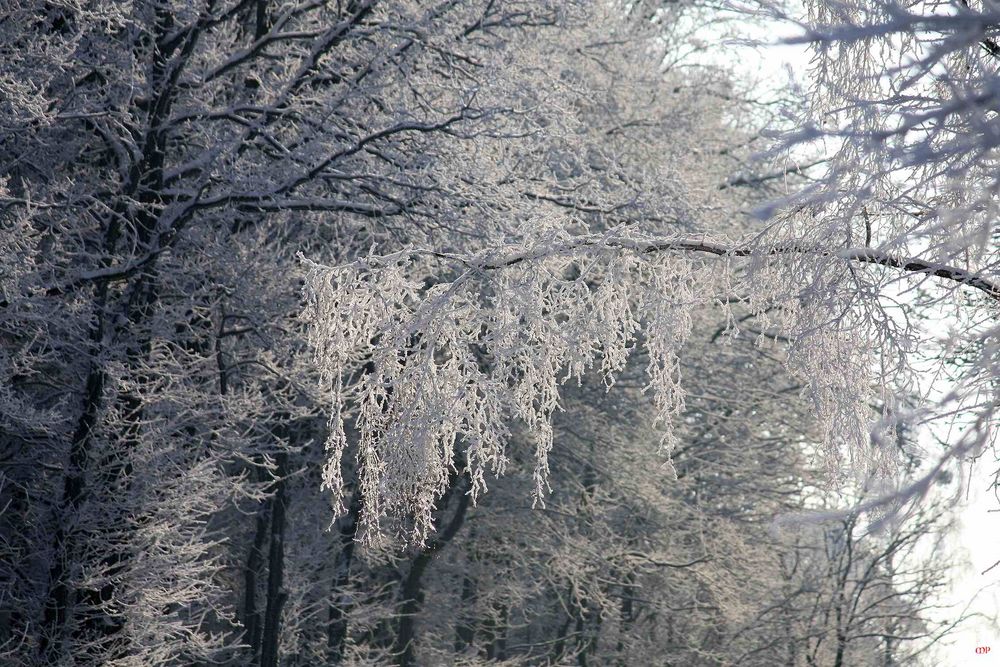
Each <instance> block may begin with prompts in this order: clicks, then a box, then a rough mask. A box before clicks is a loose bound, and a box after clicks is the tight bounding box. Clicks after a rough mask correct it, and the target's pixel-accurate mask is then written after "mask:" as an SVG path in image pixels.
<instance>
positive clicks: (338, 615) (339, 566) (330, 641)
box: [327, 484, 361, 665]
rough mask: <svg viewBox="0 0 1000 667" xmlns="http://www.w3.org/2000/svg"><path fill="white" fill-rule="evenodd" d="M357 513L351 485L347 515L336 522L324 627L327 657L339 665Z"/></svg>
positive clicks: (357, 492) (358, 499) (358, 498)
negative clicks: (336, 538) (337, 529)
mask: <svg viewBox="0 0 1000 667" xmlns="http://www.w3.org/2000/svg"><path fill="white" fill-rule="evenodd" d="M360 514H361V488H360V486H359V485H358V484H355V486H354V491H353V492H352V493H351V502H350V505H349V507H348V510H347V515H346V516H344V517H343V518H342V519H341V523H340V553H338V554H337V561H336V563H335V565H334V580H333V587H332V588H333V590H332V591H331V601H330V613H329V619H330V625H329V628H328V630H327V657H328V659H329V660H330V662H331V663H332V664H335V665H336V664H340V662H341V661H342V660H343V659H344V645H345V644H346V642H347V629H348V628H347V621H348V615H347V612H348V607H349V605H350V599H349V596H348V592H347V587H348V584H349V583H350V579H351V564H352V563H353V561H354V545H355V538H356V537H357V534H358V517H359V516H360Z"/></svg>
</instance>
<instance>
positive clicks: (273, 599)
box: [260, 452, 288, 667]
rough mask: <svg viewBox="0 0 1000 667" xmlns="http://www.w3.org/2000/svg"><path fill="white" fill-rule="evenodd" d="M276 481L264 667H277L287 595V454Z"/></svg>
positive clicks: (279, 463)
mask: <svg viewBox="0 0 1000 667" xmlns="http://www.w3.org/2000/svg"><path fill="white" fill-rule="evenodd" d="M275 459H276V462H277V469H276V471H275V474H276V475H277V481H276V482H275V492H274V497H273V498H272V499H271V533H270V538H271V543H270V548H269V550H268V559H267V607H266V608H265V611H264V631H263V634H262V635H261V651H260V653H261V660H260V664H261V667H277V665H278V654H279V648H280V639H281V608H282V607H283V606H284V604H285V599H286V598H287V593H286V592H285V589H284V586H283V583H284V565H285V510H286V505H287V499H286V486H287V477H288V454H287V453H285V452H281V453H279V454H278V455H277V456H276V457H275Z"/></svg>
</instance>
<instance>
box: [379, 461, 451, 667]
mask: <svg viewBox="0 0 1000 667" xmlns="http://www.w3.org/2000/svg"><path fill="white" fill-rule="evenodd" d="M466 479H467V478H466V477H464V476H461V477H459V478H458V479H456V480H453V481H452V484H451V487H450V488H449V489H448V491H447V493H445V495H444V497H443V498H442V500H443V502H442V505H444V506H447V505H448V504H449V501H450V500H451V498H452V496H453V495H454V494H455V493H458V494H459V498H458V506H457V507H456V508H455V513H454V514H453V515H452V517H451V521H449V522H448V524H447V525H446V526H445V527H444V529H443V530H441V532H440V533H439V534H438V536H437V537H436V538H435V539H434V540H432V541H431V543H430V544H428V545H427V546H426V547H425V548H424V550H423V551H421V552H420V553H419V554H417V557H416V558H414V559H413V563H412V564H411V565H410V571H409V573H408V574H407V576H406V578H405V579H404V580H403V585H402V597H403V606H402V609H401V610H400V614H401V616H400V619H399V627H398V630H397V632H396V654H397V655H398V656H399V658H398V662H397V664H398V665H399V667H411V665H413V664H415V663H414V658H415V653H414V640H415V638H416V637H415V630H416V621H417V614H419V613H420V608H421V606H422V604H423V598H424V593H423V576H424V572H425V571H426V570H427V567H428V566H429V565H430V563H431V560H432V559H433V558H434V554H436V553H437V552H438V551H440V550H441V548H442V547H444V546H445V545H446V544H448V543H449V542H451V540H452V539H453V538H454V537H455V534H456V533H457V532H458V531H459V529H460V528H461V527H462V523H463V522H464V521H465V514H466V511H467V510H468V508H469V494H468V493H467V491H468V484H467V483H466V482H465V480H466Z"/></svg>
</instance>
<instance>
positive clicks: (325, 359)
mask: <svg viewBox="0 0 1000 667" xmlns="http://www.w3.org/2000/svg"><path fill="white" fill-rule="evenodd" d="M858 256H861V253H859V252H853V254H852V253H850V252H847V253H846V254H845V252H840V253H820V252H812V251H807V250H806V249H803V248H801V247H798V246H795V245H788V246H785V247H782V248H779V247H770V248H768V247H766V246H757V247H750V246H732V245H730V246H727V245H725V244H721V243H713V242H710V241H707V240H705V239H666V240H664V239H659V240H650V239H641V238H633V237H628V236H621V235H619V236H615V235H612V234H610V233H609V234H605V235H598V236H587V237H571V236H570V235H568V234H562V235H559V234H550V235H549V236H546V237H538V238H532V239H528V240H526V241H523V242H522V243H519V244H511V245H507V246H503V247H500V248H496V249H493V250H489V251H486V252H482V253H479V254H477V255H472V256H460V255H453V254H447V253H440V252H432V251H422V250H403V251H400V252H397V253H394V254H390V255H386V256H381V257H379V256H375V255H369V256H368V257H367V258H364V259H362V260H359V261H356V262H353V263H350V264H346V265H342V266H337V267H327V266H322V265H320V264H316V263H314V262H311V261H309V260H305V263H306V266H307V276H306V293H307V297H308V306H307V310H306V313H305V318H306V319H307V320H308V321H309V322H310V324H311V327H310V344H311V345H312V347H313V349H314V351H315V363H316V364H317V366H318V368H319V369H320V372H321V375H322V382H323V383H324V386H326V387H329V388H330V391H331V399H330V400H331V406H332V413H331V418H330V433H329V439H328V441H327V448H328V452H329V459H328V462H327V465H326V470H325V474H324V484H325V487H326V488H328V489H329V490H331V491H332V492H333V493H334V495H335V496H336V497H337V498H338V504H340V496H341V493H342V488H343V485H344V481H343V479H342V477H341V465H342V458H343V456H344V453H345V450H346V448H347V443H348V438H349V433H351V432H352V430H353V432H356V437H357V442H358V449H357V452H358V453H357V459H358V465H359V468H360V475H359V477H360V484H361V491H362V496H363V498H364V507H363V516H362V521H363V525H364V531H363V533H364V535H365V539H367V540H372V539H375V538H376V536H377V535H379V534H380V533H381V530H382V528H381V526H380V519H381V518H382V517H384V516H386V515H391V516H404V517H406V516H412V519H413V521H414V524H413V532H412V535H411V537H412V538H414V539H416V540H418V541H420V540H424V539H426V537H427V536H428V534H429V531H430V530H431V529H432V528H433V525H432V512H433V509H434V503H435V501H436V500H437V499H438V498H439V497H440V496H441V495H442V494H443V493H444V492H445V490H446V489H447V488H448V486H449V477H450V475H453V474H457V473H463V472H467V473H468V474H469V475H470V477H471V479H472V485H471V491H470V493H471V494H472V496H473V498H475V496H476V495H478V494H479V493H481V492H483V491H484V490H485V489H486V486H487V485H486V473H487V472H489V473H493V474H499V473H502V472H503V470H504V466H505V464H506V461H507V458H506V450H505V445H506V443H507V441H508V440H509V439H510V438H511V437H512V436H513V435H514V434H515V429H518V428H522V429H524V430H525V431H526V432H527V434H529V435H530V437H531V438H533V440H534V442H535V453H536V461H535V472H534V499H535V502H536V503H541V502H543V498H544V495H545V493H546V487H547V473H548V455H549V451H550V449H551V448H552V444H553V442H552V436H553V434H552V421H551V420H552V415H553V413H554V412H555V411H556V410H558V409H559V406H560V400H559V388H560V386H561V385H562V384H564V383H566V382H568V381H572V380H576V381H579V380H580V379H581V378H582V376H583V375H584V374H585V373H587V372H588V371H589V370H591V369H596V370H599V372H600V373H601V374H602V375H603V377H604V379H605V383H606V384H607V386H608V387H609V389H610V387H611V385H612V384H613V383H614V379H615V375H616V373H618V372H619V371H621V370H622V368H623V367H624V365H625V363H626V360H627V358H628V356H629V354H630V352H631V351H632V350H633V349H634V347H635V345H636V344H637V343H641V344H642V345H643V347H644V348H645V353H646V355H647V356H648V364H647V367H646V375H647V379H648V386H647V390H648V391H650V392H652V396H653V402H654V405H655V409H656V415H655V419H656V422H657V424H658V425H659V426H660V428H661V429H662V450H663V453H664V454H666V456H667V457H669V454H670V452H671V450H672V449H673V448H674V446H675V444H676V434H675V428H674V427H675V424H676V421H677V419H678V417H679V416H680V415H681V414H682V413H683V411H684V390H683V387H682V383H681V377H680V370H679V366H680V365H679V361H678V359H679V355H680V354H681V351H682V348H683V346H684V344H685V341H686V339H687V337H688V335H689V333H690V331H691V327H692V313H693V312H695V310H696V309H698V308H704V307H711V306H715V307H721V308H723V309H730V308H731V307H732V304H734V303H737V302H739V303H741V304H742V305H743V306H745V307H747V308H749V309H750V310H751V312H752V313H753V314H754V316H755V318H756V322H757V324H758V325H760V326H761V327H762V329H761V330H762V331H765V332H768V334H767V335H777V332H779V331H780V332H781V335H782V336H784V337H787V338H788V340H789V341H790V343H791V344H790V345H789V348H788V356H787V359H786V362H787V364H788V365H789V368H790V369H791V370H792V371H793V372H795V374H796V375H797V376H799V377H800V378H801V379H802V380H803V386H804V387H805V393H806V394H807V395H808V397H809V398H810V399H812V401H813V403H814V404H815V407H816V412H817V416H818V418H819V423H820V425H821V430H822V432H823V433H825V434H826V440H827V442H826V443H825V444H826V445H827V450H828V451H830V452H833V453H834V454H835V456H834V458H835V459H837V460H839V456H837V455H836V454H838V453H839V452H840V451H841V450H843V449H844V447H842V446H841V445H844V444H845V443H846V444H849V445H850V447H848V448H846V449H847V451H849V452H850V453H851V458H852V461H851V462H852V464H853V467H854V468H855V469H857V470H859V471H861V472H862V473H863V475H865V476H870V475H871V474H872V473H873V472H874V471H876V470H882V471H885V470H887V469H888V462H889V459H890V458H891V452H889V451H888V450H886V449H877V448H872V447H866V445H868V444H869V442H870V433H869V428H868V423H869V421H870V420H869V415H868V414H867V411H868V409H869V408H868V405H870V404H871V403H872V402H876V401H882V402H883V403H887V402H888V401H889V400H890V398H889V395H888V393H887V392H885V391H884V387H882V388H881V389H880V388H879V387H878V383H877V382H874V381H873V379H874V377H873V375H872V369H873V365H874V361H875V357H874V355H873V347H872V346H871V345H870V344H869V343H870V342H871V341H873V340H874V337H875V333H874V332H873V331H872V330H870V323H871V318H866V317H864V316H854V315H853V314H852V305H851V303H850V301H849V300H847V301H844V300H843V299H842V298H841V297H840V296H839V294H840V292H838V289H839V287H840V286H841V284H842V283H843V282H844V280H845V278H844V276H845V275H850V274H849V273H848V272H845V271H844V270H843V269H844V266H845V265H846V264H847V263H848V262H850V261H857V258H858ZM873 257H874V255H873ZM818 260H825V261H818ZM871 263H876V264H877V263H880V262H876V261H874V260H872V261H871ZM441 264H443V265H444V267H446V268H444V269H442V268H441ZM807 289H812V290H813V293H812V297H811V298H809V299H803V298H802V295H803V294H804V293H806V292H805V291H804V290H807ZM821 290H822V291H821ZM850 293H851V294H854V293H856V290H852V291H851V292H850ZM728 317H729V320H730V323H731V324H730V329H731V333H733V334H736V333H737V328H736V325H735V320H734V318H733V316H732V313H731V312H730V313H729V315H728ZM760 335H761V336H763V335H764V334H760ZM347 422H352V426H351V427H350V428H348V427H347V426H346V423H347ZM515 424H517V425H518V426H515ZM888 427H889V428H891V425H889V426H888ZM342 509H343V507H342V506H341V510H342Z"/></svg>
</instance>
